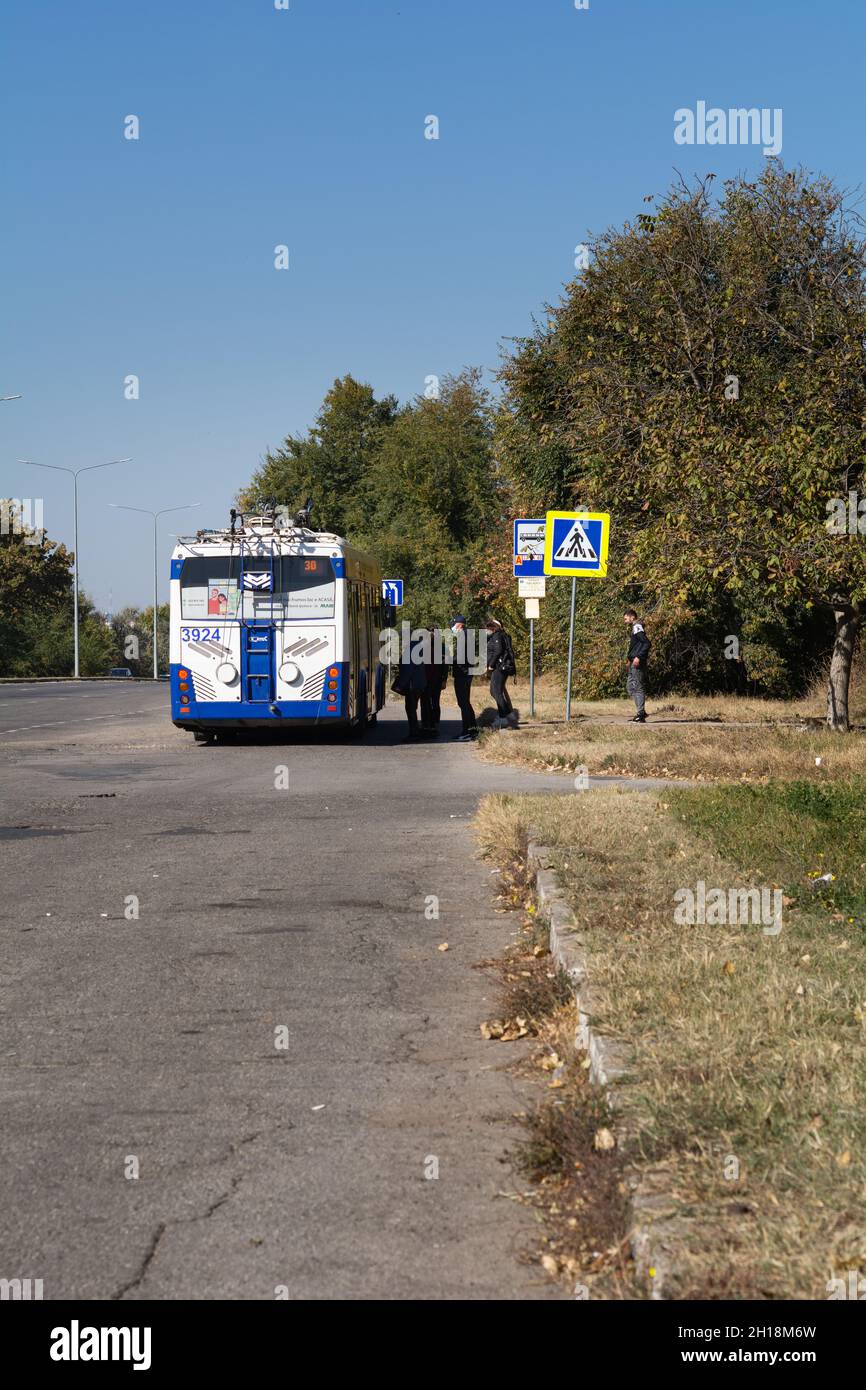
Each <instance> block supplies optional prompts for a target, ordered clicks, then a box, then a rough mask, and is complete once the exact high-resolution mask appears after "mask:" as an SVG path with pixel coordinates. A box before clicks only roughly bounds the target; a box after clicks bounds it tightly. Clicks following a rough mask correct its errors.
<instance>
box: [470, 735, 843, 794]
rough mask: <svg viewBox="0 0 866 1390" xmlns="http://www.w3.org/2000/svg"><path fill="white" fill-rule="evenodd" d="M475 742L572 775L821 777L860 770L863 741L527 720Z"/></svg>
mask: <svg viewBox="0 0 866 1390" xmlns="http://www.w3.org/2000/svg"><path fill="white" fill-rule="evenodd" d="M477 748H478V755H479V756H480V757H482V758H485V759H488V760H490V761H492V762H507V763H519V764H521V765H523V766H527V767H532V768H535V769H537V770H538V769H543V770H545V771H555V772H571V773H574V772H576V771H577V770H578V769H580V768H586V769H587V771H588V772H589V773H590V774H592V775H604V774H608V775H610V774H621V775H623V776H630V777H676V778H683V779H688V780H694V781H703V780H710V781H715V780H719V779H723V780H730V779H734V780H742V781H761V780H765V779H767V778H770V777H784V778H789V777H796V778H802V777H812V778H814V779H815V780H816V781H822V782H823V781H827V780H828V779H829V780H835V779H837V778H843V779H844V778H847V777H849V776H851V775H852V774H855V773H858V772H860V771H862V770H863V769H864V768H866V743H864V741H863V739H862V737H861V736H860V735H857V734H851V735H848V736H843V735H840V734H832V733H829V732H828V731H825V730H814V729H806V728H803V727H802V726H801V727H800V728H797V727H794V726H788V727H781V726H772V725H766V726H764V727H761V728H743V727H735V726H731V725H719V724H682V725H674V726H670V725H668V726H655V725H653V724H652V723H647V724H644V725H642V726H639V725H634V724H631V725H629V724H622V725H620V724H603V723H595V722H593V723H585V724H578V725H576V726H574V727H571V728H568V727H564V726H561V727H550V726H543V725H542V726H535V725H529V726H525V727H523V728H521V729H518V730H515V731H509V732H506V733H499V732H498V731H496V730H491V731H490V732H489V733H484V734H483V735H482V737H481V738H480V739H479V742H478V745H477ZM818 758H820V759H821V762H820V764H818V763H816V759H818Z"/></svg>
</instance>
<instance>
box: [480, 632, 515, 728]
mask: <svg viewBox="0 0 866 1390" xmlns="http://www.w3.org/2000/svg"><path fill="white" fill-rule="evenodd" d="M485 626H486V628H487V671H488V674H489V676H490V694H491V695H492V696H493V698H494V700H495V701H496V710H497V714H498V716H499V718H498V720H497V724H496V727H497V728H498V729H516V728H517V722H518V721H517V715H516V713H515V710H514V706H513V705H512V703H511V698H510V696H509V694H508V686H507V681H508V678H509V676H515V675H516V674H517V663H516V661H515V660H514V647H513V645H512V642H511V638H510V637H509V635H508V633H507V632H506V631H505V628H504V627H503V626H502V624H501V622H499V620H498V618H488V620H487V622H486V624H485Z"/></svg>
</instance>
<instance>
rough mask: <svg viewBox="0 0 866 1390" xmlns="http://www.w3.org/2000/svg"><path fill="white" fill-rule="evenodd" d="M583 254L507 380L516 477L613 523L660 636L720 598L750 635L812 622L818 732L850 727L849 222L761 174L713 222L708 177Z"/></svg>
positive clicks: (865, 318) (853, 282)
mask: <svg viewBox="0 0 866 1390" xmlns="http://www.w3.org/2000/svg"><path fill="white" fill-rule="evenodd" d="M591 249H592V259H591V263H590V265H589V267H588V269H587V270H586V272H585V273H584V274H583V275H582V277H581V278H580V279H579V280H577V281H575V282H574V283H573V284H571V285H569V286H568V287H567V290H566V294H565V297H564V299H563V301H562V302H561V304H559V305H558V306H557V307H555V308H550V309H549V310H548V319H547V323H546V324H545V325H543V326H539V327H538V328H537V330H536V332H535V334H534V335H533V336H532V337H531V338H529V339H526V340H522V341H521V342H519V343H518V345H517V348H516V351H515V352H514V354H513V355H512V356H511V358H510V359H509V361H508V362H507V363H506V364H505V367H504V371H503V377H504V380H505V383H506V388H507V392H508V401H507V406H506V414H505V419H504V423H503V424H502V425H501V436H502V438H503V441H504V453H505V457H506V459H507V466H508V467H509V470H510V471H511V472H512V473H513V474H514V475H515V476H516V477H517V478H518V479H519V480H520V481H521V483H522V484H523V486H524V487H525V488H526V489H527V490H528V491H529V493H530V494H531V495H533V496H541V495H543V494H544V490H545V488H552V490H553V491H554V492H555V493H556V495H557V498H558V500H561V501H563V502H567V501H574V502H578V503H579V504H580V505H585V506H591V507H593V508H598V509H605V510H610V511H611V512H612V513H613V523H614V536H613V542H612V552H611V571H612V572H613V573H617V574H619V576H620V579H621V581H622V583H623V585H624V586H634V587H635V591H636V592H640V593H642V594H643V595H644V596H645V599H646V600H647V601H649V602H650V603H652V604H653V605H660V606H661V608H662V609H663V611H664V613H665V616H666V621H667V622H668V623H669V624H670V625H672V626H675V625H677V624H679V623H687V622H688V621H690V620H692V619H693V618H694V615H695V613H696V612H701V611H703V610H705V609H706V608H707V606H708V605H710V606H711V605H713V604H716V605H717V606H718V605H719V604H720V596H721V595H726V596H727V597H728V599H730V600H731V601H732V602H733V604H734V605H735V608H736V610H737V612H738V613H739V614H740V615H742V619H743V621H744V626H745V619H746V618H747V617H748V620H749V622H751V623H752V625H753V626H754V624H755V623H757V624H759V625H760V624H762V623H763V625H764V629H765V631H766V632H769V631H771V629H772V624H773V623H776V624H782V625H783V627H784V628H785V629H786V630H790V628H789V624H791V622H792V619H793V621H794V622H795V623H800V624H801V625H803V630H804V631H809V632H810V633H811V635H812V640H813V641H814V635H815V627H816V625H815V624H810V622H809V621H808V615H809V614H811V613H812V612H813V611H814V610H818V611H819V612H823V613H825V614H826V615H827V626H828V628H829V632H830V635H831V637H832V660H831V665H830V676H829V685H828V722H829V723H830V725H831V727H833V728H836V729H845V728H847V727H848V687H849V682H850V671H851V657H852V654H853V649H854V644H855V641H856V638H857V635H858V632H859V630H860V626H861V624H862V620H863V614H864V611H866V548H864V546H863V543H862V537H861V536H859V535H850V534H847V533H845V534H832V533H831V532H830V531H829V530H828V526H827V522H828V513H830V512H831V511H832V508H833V506H834V499H841V498H846V499H847V497H848V494H849V492H850V491H852V490H853V491H855V492H857V493H858V495H862V493H863V490H864V457H866V455H864V445H866V437H864V435H866V373H864V339H866V296H864V286H866V244H864V240H863V237H862V235H861V230H860V224H859V222H858V220H857V219H856V218H855V216H854V215H853V214H852V213H851V212H850V210H848V209H847V208H846V205H845V201H844V198H843V195H842V193H841V192H840V191H839V190H838V189H837V188H836V187H835V186H834V185H833V184H832V182H831V181H830V180H828V179H826V178H821V177H812V176H809V175H807V174H805V173H802V172H789V171H785V170H784V169H783V168H782V167H781V166H780V165H779V164H778V162H777V161H769V162H768V163H767V165H766V167H765V169H764V171H763V173H762V175H761V177H760V178H759V179H758V180H757V181H755V182H749V181H747V180H745V179H743V178H738V179H733V180H731V181H729V182H728V183H727V184H726V185H725V189H724V196H723V197H722V199H721V200H720V201H719V202H718V203H717V202H714V201H713V199H712V197H711V179H710V178H708V179H707V180H705V181H703V182H699V183H697V184H696V185H694V186H686V185H685V184H683V183H679V184H677V185H676V186H675V187H674V188H672V189H671V190H670V192H669V193H668V194H667V195H666V196H665V198H663V199H662V200H661V201H660V202H659V203H658V205H656V206H655V207H654V209H653V211H652V212H644V213H641V214H640V215H639V216H638V217H637V218H636V220H635V221H634V222H633V223H628V224H626V225H625V227H624V228H622V229H621V230H610V231H607V232H605V233H604V234H602V235H601V236H599V237H596V238H595V239H594V240H593V241H592V243H591ZM548 496H549V493H548ZM722 606H723V605H722ZM804 655H805V653H803V651H802V650H801V651H800V652H799V653H798V659H799V660H800V662H801V663H802V661H803V659H804Z"/></svg>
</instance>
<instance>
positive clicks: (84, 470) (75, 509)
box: [18, 459, 132, 680]
mask: <svg viewBox="0 0 866 1390" xmlns="http://www.w3.org/2000/svg"><path fill="white" fill-rule="evenodd" d="M18 462H19V463H26V464H27V466H28V468H52V469H53V470H54V472H55V473H71V474H72V479H73V488H72V504H73V506H72V510H73V523H72V524H73V531H74V536H75V539H74V541H73V545H74V547H75V567H74V569H73V571H72V584H73V588H72V593H73V605H74V617H73V632H74V635H75V678H76V680H77V679H78V678H79V676H80V674H81V672H80V669H79V660H78V475H79V473H92V472H93V470H94V469H95V468H114V466H115V464H118V463H131V462H132V459H110V460H109V462H108V463H90V464H88V465H87V467H86V468H61V466H60V465H59V464H57V463H36V462H35V461H34V460H33V459H19V460H18Z"/></svg>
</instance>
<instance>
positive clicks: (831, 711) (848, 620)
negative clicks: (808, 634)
mask: <svg viewBox="0 0 866 1390" xmlns="http://www.w3.org/2000/svg"><path fill="white" fill-rule="evenodd" d="M833 614H834V616H835V619H836V636H835V639H834V641H833V655H832V657H831V658H830V679H829V681H828V682H827V724H828V725H829V727H830V728H831V729H834V730H835V731H836V732H837V733H842V734H844V733H847V732H848V730H849V728H850V725H849V723H848V690H849V687H850V684H851V662H852V660H853V657H854V644H855V643H856V641H857V634H858V632H859V631H860V624H861V622H862V621H863V614H862V611H861V609H860V606H859V604H848V603H846V604H840V605H838V606H837V605H835V604H834V606H833Z"/></svg>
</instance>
